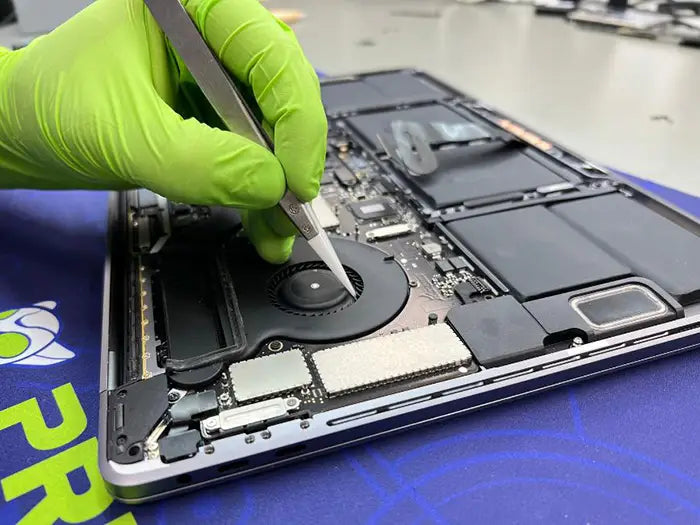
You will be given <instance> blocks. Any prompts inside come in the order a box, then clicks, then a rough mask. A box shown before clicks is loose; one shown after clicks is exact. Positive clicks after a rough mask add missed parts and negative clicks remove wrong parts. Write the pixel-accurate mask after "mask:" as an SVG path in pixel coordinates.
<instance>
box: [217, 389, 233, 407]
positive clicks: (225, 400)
mask: <svg viewBox="0 0 700 525" xmlns="http://www.w3.org/2000/svg"><path fill="white" fill-rule="evenodd" d="M219 401H221V402H222V403H223V404H224V405H228V404H229V403H230V402H231V396H230V395H229V393H228V392H224V393H223V394H221V395H220V396H219Z"/></svg>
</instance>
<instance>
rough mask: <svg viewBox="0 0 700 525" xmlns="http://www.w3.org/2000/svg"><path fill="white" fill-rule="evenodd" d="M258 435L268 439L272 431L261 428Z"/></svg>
mask: <svg viewBox="0 0 700 525" xmlns="http://www.w3.org/2000/svg"><path fill="white" fill-rule="evenodd" d="M260 437H261V438H263V439H270V438H271V437H272V433H271V432H270V431H269V430H263V431H262V432H260Z"/></svg>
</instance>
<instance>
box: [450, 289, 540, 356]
mask: <svg viewBox="0 0 700 525" xmlns="http://www.w3.org/2000/svg"><path fill="white" fill-rule="evenodd" d="M446 320H447V322H448V323H449V325H450V326H452V328H453V329H454V330H455V332H456V333H457V335H458V336H459V337H460V338H461V339H462V340H463V341H464V343H465V344H466V345H467V346H468V347H469V349H470V350H471V351H472V353H473V354H474V357H475V358H476V360H477V361H478V362H479V363H480V364H481V365H482V366H484V367H487V368H488V367H491V366H500V365H506V364H508V363H514V362H516V361H520V360H523V359H527V358H529V357H534V356H537V355H541V354H543V353H544V344H543V341H544V338H545V337H546V336H547V332H545V331H544V330H543V329H542V327H541V326H540V325H539V324H538V323H537V321H535V319H534V318H533V317H532V316H531V315H530V313H529V312H528V311H527V310H526V309H525V308H523V306H522V305H521V304H519V303H518V301H516V300H515V298H513V297H512V296H510V295H505V296H502V297H497V298H495V299H491V300H488V301H479V302H476V303H470V304H465V305H463V306H458V307H456V308H453V309H452V310H450V311H449V313H448V314H447V319H446Z"/></svg>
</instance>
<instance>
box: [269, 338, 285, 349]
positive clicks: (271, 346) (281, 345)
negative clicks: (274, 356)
mask: <svg viewBox="0 0 700 525" xmlns="http://www.w3.org/2000/svg"><path fill="white" fill-rule="evenodd" d="M282 348H284V343H282V341H277V340H274V341H270V342H269V343H267V349H268V350H269V351H270V352H279V351H280V350H282Z"/></svg>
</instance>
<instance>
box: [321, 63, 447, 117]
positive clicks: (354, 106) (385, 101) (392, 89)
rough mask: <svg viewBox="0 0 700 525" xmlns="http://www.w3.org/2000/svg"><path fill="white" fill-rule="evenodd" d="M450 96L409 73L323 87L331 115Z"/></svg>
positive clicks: (337, 82)
mask: <svg viewBox="0 0 700 525" xmlns="http://www.w3.org/2000/svg"><path fill="white" fill-rule="evenodd" d="M450 95H451V94H450V93H449V92H447V91H445V90H444V89H442V88H441V87H439V86H437V85H436V84H434V83H432V82H430V81H429V80H428V79H427V78H426V77H424V76H422V75H417V74H414V73H411V72H408V71H395V72H390V73H378V74H372V75H367V76H364V77H362V78H359V79H357V80H345V81H333V82H327V83H323V84H322V85H321V96H322V97H323V105H324V106H325V108H326V112H328V113H340V112H348V111H358V110H362V109H370V108H376V107H381V106H389V105H396V104H407V103H412V102H421V101H429V100H440V99H444V98H447V97H449V96H450Z"/></svg>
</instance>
